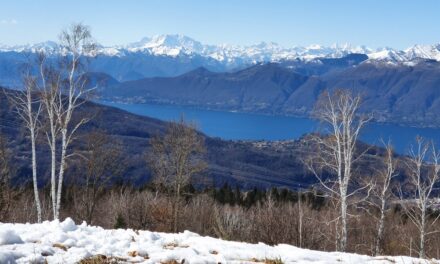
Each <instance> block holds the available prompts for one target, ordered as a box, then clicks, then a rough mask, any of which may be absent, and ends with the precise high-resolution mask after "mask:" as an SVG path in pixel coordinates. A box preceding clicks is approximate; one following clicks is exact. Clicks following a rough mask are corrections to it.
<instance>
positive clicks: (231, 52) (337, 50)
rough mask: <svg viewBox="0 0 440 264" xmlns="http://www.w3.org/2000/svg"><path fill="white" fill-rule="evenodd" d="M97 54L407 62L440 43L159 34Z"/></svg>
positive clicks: (54, 47)
mask: <svg viewBox="0 0 440 264" xmlns="http://www.w3.org/2000/svg"><path fill="white" fill-rule="evenodd" d="M59 50H60V49H59V46H58V44H57V43H56V42H54V41H47V42H43V43H38V44H27V45H18V46H6V45H1V44H0V52H6V51H15V52H24V51H28V52H29V51H30V52H36V51H46V52H49V53H53V52H56V51H59ZM98 53H99V54H101V55H105V56H119V57H121V56H126V55H128V54H133V53H141V54H146V55H153V56H170V57H178V56H201V57H204V58H209V59H214V60H215V61H218V62H220V63H225V64H228V63H231V64H237V63H257V62H276V61H284V60H294V59H299V60H305V61H310V60H314V59H316V58H341V57H343V56H346V55H348V54H352V53H358V54H366V55H367V56H368V57H369V59H370V61H371V60H372V61H375V60H380V61H386V62H389V63H405V62H411V61H413V60H415V59H430V60H436V61H440V44H435V45H414V46H412V47H410V48H408V49H406V50H396V49H392V48H379V49H371V48H368V47H366V46H352V45H350V44H343V45H336V44H335V45H332V46H321V45H310V46H306V47H302V46H294V47H287V48H286V47H283V46H281V45H279V44H277V43H274V42H261V43H259V44H255V45H249V46H238V45H228V44H221V45H206V44H203V43H201V42H199V41H196V40H194V39H192V38H190V37H187V36H184V35H158V36H154V37H151V38H150V37H145V38H143V39H141V40H140V41H137V42H133V43H130V44H128V45H123V46H122V45H120V46H110V47H105V46H100V47H99V52H98Z"/></svg>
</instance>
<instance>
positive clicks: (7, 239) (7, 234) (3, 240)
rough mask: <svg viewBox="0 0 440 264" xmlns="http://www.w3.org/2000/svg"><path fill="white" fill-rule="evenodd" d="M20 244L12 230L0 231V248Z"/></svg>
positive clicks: (19, 239)
mask: <svg viewBox="0 0 440 264" xmlns="http://www.w3.org/2000/svg"><path fill="white" fill-rule="evenodd" d="M22 243H23V240H21V238H20V237H19V236H18V235H17V234H16V233H15V232H14V231H13V230H8V229H6V230H0V246H1V245H11V244H22Z"/></svg>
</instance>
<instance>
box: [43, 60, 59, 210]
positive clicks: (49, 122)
mask: <svg viewBox="0 0 440 264" xmlns="http://www.w3.org/2000/svg"><path fill="white" fill-rule="evenodd" d="M46 60H47V58H46V55H45V54H44V53H43V52H40V53H39V54H38V60H37V63H38V79H39V82H38V83H40V87H39V91H40V94H41V102H42V104H43V105H44V111H45V124H46V126H47V127H46V129H45V134H46V138H47V144H48V146H49V149H50V157H51V158H50V161H51V162H50V182H51V189H50V196H51V200H52V214H53V217H54V219H55V218H56V217H55V216H56V214H57V213H56V179H57V175H56V172H57V170H56V165H57V139H58V136H59V133H60V127H59V124H58V122H57V113H56V109H57V108H56V106H57V105H58V104H59V100H60V98H61V97H60V86H61V82H62V80H61V73H60V71H59V70H57V69H56V68H54V67H53V66H50V65H47V63H46Z"/></svg>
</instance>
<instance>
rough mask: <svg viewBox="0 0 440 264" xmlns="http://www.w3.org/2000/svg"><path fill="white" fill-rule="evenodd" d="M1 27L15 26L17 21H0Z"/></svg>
mask: <svg viewBox="0 0 440 264" xmlns="http://www.w3.org/2000/svg"><path fill="white" fill-rule="evenodd" d="M0 24H1V25H17V24H18V21H17V20H16V19H2V20H0Z"/></svg>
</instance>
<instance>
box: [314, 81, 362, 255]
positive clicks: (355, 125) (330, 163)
mask: <svg viewBox="0 0 440 264" xmlns="http://www.w3.org/2000/svg"><path fill="white" fill-rule="evenodd" d="M360 104H361V97H360V96H359V95H353V94H352V93H351V92H350V91H348V90H335V91H333V92H328V91H325V92H323V93H322V94H321V96H320V98H319V100H318V102H317V104H316V106H315V110H314V114H315V115H316V117H317V118H318V119H319V120H320V121H321V122H322V123H323V124H324V125H325V126H326V128H328V131H326V133H328V135H323V136H319V135H318V136H316V137H314V138H315V140H316V143H317V146H318V152H317V155H316V156H315V157H314V158H313V159H312V160H309V161H308V162H306V165H307V166H308V168H309V169H310V170H311V171H312V173H314V175H315V176H316V177H317V179H318V180H319V182H320V183H321V185H322V186H323V188H324V189H325V190H326V191H328V192H330V193H331V194H332V196H334V197H335V198H336V199H337V205H338V207H339V210H340V213H339V217H338V219H337V220H336V221H337V223H338V225H340V226H339V227H338V234H337V237H338V239H337V240H338V241H337V250H340V251H345V250H346V247H347V218H348V217H347V216H348V213H347V208H348V204H349V203H348V199H349V198H351V197H352V196H354V195H356V194H357V193H360V192H361V191H362V190H366V189H370V188H371V186H362V187H360V188H356V189H355V190H350V187H351V186H350V184H351V182H352V178H353V163H355V162H356V161H357V160H358V159H359V158H360V157H361V156H362V153H360V154H357V153H356V141H357V139H358V137H359V133H360V131H361V129H362V128H363V126H364V125H365V123H366V122H367V121H368V120H369V119H370V118H369V117H363V116H360V115H359V113H358V110H359V107H360ZM323 171H328V172H330V174H331V175H330V177H327V178H326V179H325V178H324V177H323V176H322V173H321V172H323ZM333 176H334V177H333Z"/></svg>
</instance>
